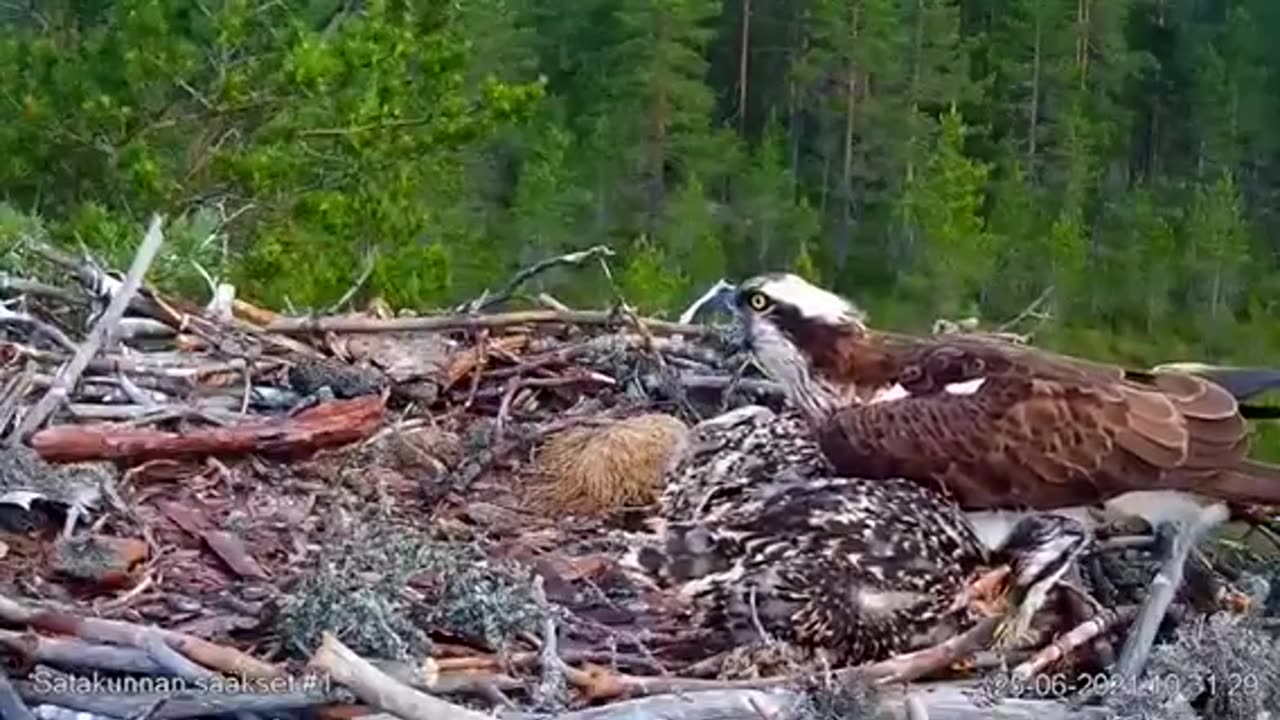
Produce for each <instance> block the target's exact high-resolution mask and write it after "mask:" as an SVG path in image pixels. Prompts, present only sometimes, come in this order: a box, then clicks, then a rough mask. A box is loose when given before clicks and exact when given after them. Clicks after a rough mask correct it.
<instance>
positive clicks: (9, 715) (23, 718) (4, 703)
mask: <svg viewBox="0 0 1280 720" xmlns="http://www.w3.org/2000/svg"><path fill="white" fill-rule="evenodd" d="M0 718H6V719H7V720H36V716H35V715H32V714H31V710H30V709H28V708H27V706H26V704H25V703H23V702H22V697H21V696H20V695H19V694H18V692H17V690H15V689H14V687H13V684H12V683H10V682H9V674H8V673H6V672H5V671H4V670H3V669H0Z"/></svg>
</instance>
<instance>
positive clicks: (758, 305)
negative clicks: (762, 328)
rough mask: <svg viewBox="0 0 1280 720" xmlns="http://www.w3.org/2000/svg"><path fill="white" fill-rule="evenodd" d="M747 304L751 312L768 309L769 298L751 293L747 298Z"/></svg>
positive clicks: (761, 294)
mask: <svg viewBox="0 0 1280 720" xmlns="http://www.w3.org/2000/svg"><path fill="white" fill-rule="evenodd" d="M747 304H748V305H750V306H751V309H752V310H763V309H765V308H767V307H769V298H767V297H765V296H764V293H753V294H752V295H751V297H749V298H747Z"/></svg>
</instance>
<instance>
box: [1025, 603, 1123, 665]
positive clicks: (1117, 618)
mask: <svg viewBox="0 0 1280 720" xmlns="http://www.w3.org/2000/svg"><path fill="white" fill-rule="evenodd" d="M1138 611H1139V607H1138V606H1137V605H1130V606H1127V607H1122V608H1116V609H1115V610H1107V611H1104V612H1103V613H1102V614H1100V615H1097V616H1095V617H1093V618H1091V619H1089V620H1087V621H1085V622H1083V623H1081V624H1079V625H1077V626H1075V627H1074V628H1072V629H1071V630H1068V631H1067V632H1065V633H1063V634H1062V635H1060V636H1058V637H1057V638H1056V639H1055V640H1054V641H1053V642H1051V643H1049V644H1048V645H1047V646H1045V647H1043V648H1041V649H1040V650H1039V651H1038V652H1037V653H1036V654H1035V655H1034V656H1032V657H1031V659H1029V660H1027V661H1025V662H1023V663H1021V664H1019V665H1018V666H1016V667H1015V668H1014V669H1013V676H1014V677H1015V678H1019V679H1021V680H1028V679H1030V678H1031V676H1033V675H1035V674H1036V673H1039V672H1041V671H1043V670H1045V669H1046V668H1048V667H1049V666H1050V665H1053V664H1054V663H1056V662H1058V661H1060V660H1063V659H1065V658H1066V657H1067V656H1069V655H1070V654H1071V653H1072V652H1073V651H1075V649H1076V648H1079V647H1082V646H1083V645H1085V644H1086V643H1088V642H1090V641H1092V640H1094V639H1095V638H1098V637H1101V636H1103V635H1105V634H1107V633H1109V632H1111V631H1112V630H1114V629H1115V628H1117V627H1119V626H1120V625H1123V624H1125V623H1131V622H1133V620H1134V618H1136V617H1138Z"/></svg>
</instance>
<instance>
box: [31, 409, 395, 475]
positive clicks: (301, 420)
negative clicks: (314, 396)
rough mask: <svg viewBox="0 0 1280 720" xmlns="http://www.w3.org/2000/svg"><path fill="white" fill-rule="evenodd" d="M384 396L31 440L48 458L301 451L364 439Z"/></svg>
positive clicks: (61, 429) (94, 428)
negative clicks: (282, 412) (184, 427)
mask: <svg viewBox="0 0 1280 720" xmlns="http://www.w3.org/2000/svg"><path fill="white" fill-rule="evenodd" d="M385 405H386V395H385V394H383V395H365V396H362V397H358V398H353V399H351V400H334V401H330V402H326V403H322V404H320V405H317V406H315V407H311V408H308V409H307V410H304V411H303V412H300V413H298V414H297V415H295V416H293V417H292V418H284V419H274V418H273V419H270V420H265V421H262V420H260V421H253V422H244V423H239V424H236V425H229V426H224V427H211V428H201V429H193V430H190V431H186V432H163V431H160V430H152V429H148V428H141V427H130V426H127V425H114V424H101V425H58V426H55V427H51V428H46V429H44V430H42V431H40V432H39V433H36V435H35V436H34V437H32V438H31V445H32V447H33V448H35V450H36V451H37V452H38V453H40V455H41V457H43V458H44V459H46V460H49V461H51V462H76V461H84V460H124V459H128V460H151V459H156V458H171V459H172V458H182V457H192V456H204V455H236V454H243V453H249V452H255V453H262V454H276V453H278V454H286V455H295V454H305V453H310V452H312V451H314V450H317V449H319V448H324V447H333V446H337V445H345V444H347V443H350V442H355V441H357V440H363V439H365V438H367V437H369V436H370V435H372V434H373V433H374V431H375V430H377V428H378V426H379V424H381V422H382V417H383V411H384V409H385Z"/></svg>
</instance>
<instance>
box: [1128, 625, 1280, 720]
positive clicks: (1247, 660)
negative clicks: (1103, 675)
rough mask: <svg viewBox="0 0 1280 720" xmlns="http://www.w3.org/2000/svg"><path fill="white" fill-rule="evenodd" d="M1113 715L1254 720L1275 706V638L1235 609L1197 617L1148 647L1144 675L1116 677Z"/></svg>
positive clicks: (1278, 701) (1279, 652)
mask: <svg viewBox="0 0 1280 720" xmlns="http://www.w3.org/2000/svg"><path fill="white" fill-rule="evenodd" d="M1106 705H1107V706H1108V707H1109V708H1111V709H1112V710H1114V711H1116V712H1117V713H1118V716H1117V717H1118V720H1168V719H1169V718H1180V717H1200V718H1204V719H1205V720H1246V719H1248V720H1255V719H1256V718H1259V717H1264V711H1272V712H1274V710H1275V708H1278V707H1280V642H1277V640H1276V639H1275V638H1274V637H1272V636H1271V635H1270V634H1268V633H1267V632H1266V631H1264V630H1262V629H1261V628H1259V627H1258V626H1257V625H1256V622H1255V621H1253V620H1251V619H1249V618H1247V617H1241V616H1236V615H1229V614H1225V613H1219V614H1215V615H1212V616H1205V617H1199V618H1196V619H1193V620H1190V621H1188V622H1187V623H1186V624H1184V625H1183V626H1182V627H1180V628H1179V629H1178V630H1177V632H1176V634H1175V636H1174V639H1173V641H1172V642H1170V643H1167V644H1164V645H1160V646H1158V647H1156V648H1155V650H1153V651H1152V654H1151V660H1150V661H1149V664H1148V666H1147V669H1146V671H1145V673H1144V674H1143V677H1142V678H1141V679H1140V680H1138V681H1135V682H1134V683H1131V684H1126V683H1117V684H1116V690H1115V692H1113V693H1112V694H1110V695H1109V696H1108V697H1107V698H1106Z"/></svg>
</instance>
